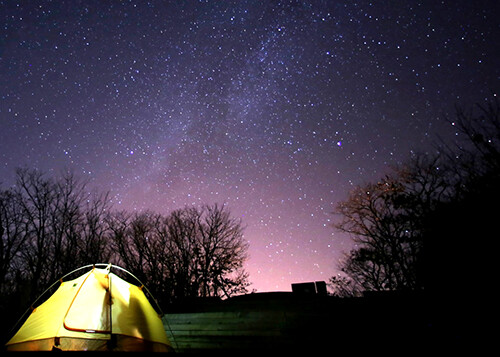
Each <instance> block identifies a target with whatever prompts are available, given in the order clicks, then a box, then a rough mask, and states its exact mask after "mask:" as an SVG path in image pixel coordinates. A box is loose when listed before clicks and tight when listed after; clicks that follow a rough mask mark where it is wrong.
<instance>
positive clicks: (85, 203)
mask: <svg viewBox="0 0 500 357" xmlns="http://www.w3.org/2000/svg"><path fill="white" fill-rule="evenodd" d="M0 236H1V241H0V308H1V311H0V313H2V315H3V316H10V315H14V314H17V317H19V314H20V313H21V310H20V309H26V307H28V306H29V304H30V303H32V302H33V301H34V300H35V299H36V298H37V297H38V296H39V295H40V294H41V293H42V292H43V291H44V290H45V289H47V287H48V286H50V285H51V284H52V283H54V282H55V281H57V280H58V279H59V278H61V276H63V275H65V274H67V273H69V272H71V271H73V270H74V269H76V268H79V267H81V266H84V265H88V264H95V263H113V264H116V265H119V266H122V267H124V268H125V269H127V270H129V271H130V272H131V273H132V274H134V275H135V276H136V277H138V278H139V279H140V280H141V282H143V283H144V284H145V285H146V286H147V287H148V289H149V290H150V291H151V292H152V294H153V295H154V297H155V298H156V299H157V300H159V301H160V304H162V305H165V304H169V303H173V302H176V301H179V300H181V301H182V300H183V299H187V298H194V297H224V296H231V295H233V294H236V293H243V292H246V291H247V287H248V286H249V282H248V274H247V273H246V272H245V270H244V269H243V264H244V262H245V260H246V258H247V250H248V243H247V242H246V241H245V240H244V239H243V227H242V224H241V221H240V220H237V219H234V218H232V217H231V214H230V211H229V210H228V209H227V207H226V206H224V205H218V204H214V205H205V206H203V207H201V208H195V207H185V208H182V209H178V210H175V211H173V212H171V213H170V214H168V215H161V214H157V213H154V212H142V213H128V212H124V211H115V210H113V209H112V207H111V206H110V200H109V197H108V195H107V194H104V193H99V192H95V191H94V192H90V191H89V189H88V187H87V185H86V184H85V183H84V182H83V181H81V180H79V179H78V178H77V177H75V175H73V174H71V173H66V174H63V175H61V176H60V177H49V176H47V175H46V174H44V173H42V172H39V171H37V170H30V169H18V170H17V171H16V183H15V185H14V186H13V187H10V188H4V189H2V190H1V191H0ZM8 322H9V321H8V319H7V321H6V323H7V324H8Z"/></svg>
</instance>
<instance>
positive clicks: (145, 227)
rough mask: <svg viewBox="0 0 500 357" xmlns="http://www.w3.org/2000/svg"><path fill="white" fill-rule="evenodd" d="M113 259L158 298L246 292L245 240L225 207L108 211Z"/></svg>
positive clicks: (239, 227) (172, 298)
mask: <svg viewBox="0 0 500 357" xmlns="http://www.w3.org/2000/svg"><path fill="white" fill-rule="evenodd" d="M109 228H110V234H111V237H110V238H111V239H112V240H113V242H114V247H115V250H116V252H117V255H118V256H117V259H119V261H120V262H121V263H122V264H123V265H124V266H125V267H126V268H127V269H129V270H131V271H132V272H133V273H134V274H136V275H137V276H138V277H140V278H141V280H143V281H144V282H145V283H146V284H147V285H148V286H149V287H150V289H151V290H152V292H153V293H154V295H155V296H156V297H157V298H158V299H159V300H162V301H163V302H166V301H176V300H180V299H183V298H194V297H210V296H218V297H222V296H231V295H233V294H236V293H240V292H245V291H246V288H247V287H248V285H249V283H248V274H247V273H246V272H245V271H244V269H243V263H244V261H245V259H246V251H247V249H248V244H247V243H246V242H245V241H244V240H243V235H242V227H241V222H240V221H239V220H235V219H233V218H231V216H230V213H229V211H228V210H227V208H225V207H224V206H219V205H213V206H204V207H203V208H201V209H197V208H194V207H186V208H184V209H179V210H175V211H173V212H171V213H170V214H169V215H168V216H166V217H164V216H161V215H158V214H154V213H152V212H145V213H141V214H135V215H128V214H126V213H124V212H121V213H118V214H114V215H112V216H111V219H110V223H109Z"/></svg>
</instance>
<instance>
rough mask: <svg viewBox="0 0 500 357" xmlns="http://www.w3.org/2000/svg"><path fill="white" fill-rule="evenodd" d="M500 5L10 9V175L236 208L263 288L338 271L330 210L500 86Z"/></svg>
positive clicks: (0, 136)
mask: <svg viewBox="0 0 500 357" xmlns="http://www.w3.org/2000/svg"><path fill="white" fill-rule="evenodd" d="M499 15H500V11H499V2H498V1H469V0H467V1H436V0H431V1H408V2H407V3H406V2H403V1H387V2H385V1H384V2H382V1H380V2H369V1H333V0H332V1H222V0H221V1H208V0H207V1H189V0H187V1H180V0H179V1H104V0H102V1H0V26H1V27H0V182H1V183H2V185H3V187H4V188H6V187H9V186H11V185H12V184H13V182H14V179H15V169H16V168H17V167H27V168H30V169H35V168H36V169H40V170H42V171H44V172H46V173H47V174H49V175H52V174H54V175H57V174H59V173H61V172H62V170H67V169H70V170H73V171H74V172H75V174H77V176H78V177H80V178H82V179H86V180H89V188H95V187H96V188H98V189H99V190H101V191H110V195H111V198H112V203H113V207H114V209H119V210H121V209H124V210H127V211H130V212H132V211H134V210H137V211H142V210H145V209H150V210H153V211H155V212H159V213H163V214H168V213H169V212H171V211H172V210H173V209H176V208H183V207H185V206H186V205H202V204H213V203H221V204H222V203H224V204H226V205H227V206H228V208H229V210H230V211H231V213H232V215H233V217H236V218H241V219H242V223H243V225H244V226H245V227H246V229H245V239H247V240H248V241H249V243H250V250H249V255H250V258H249V260H248V262H247V265H246V270H247V271H248V272H249V273H250V281H251V282H252V283H253V285H252V286H251V287H250V288H251V289H256V290H257V291H276V290H291V287H290V284H291V283H295V282H303V281H316V280H325V281H327V280H328V279H329V278H330V277H331V276H332V275H335V274H336V273H337V263H338V260H339V258H341V256H342V254H343V252H346V251H348V250H349V249H350V248H351V246H352V245H351V243H350V242H351V241H350V238H349V237H347V236H344V235H342V234H341V233H339V232H336V231H335V229H334V228H333V227H332V222H333V220H334V219H336V218H335V216H333V215H332V211H333V209H334V207H335V205H336V203H337V202H339V201H340V200H342V199H345V198H346V197H347V194H348V192H349V190H351V189H352V188H353V187H354V186H356V185H359V184H362V183H366V182H372V181H374V180H377V179H378V178H380V177H381V176H383V175H384V174H385V173H387V172H388V170H389V168H390V167H391V165H397V164H400V163H403V162H405V161H406V160H407V159H408V157H409V156H410V155H411V153H412V152H435V151H436V150H437V149H436V146H435V144H436V141H437V140H438V139H439V140H443V141H445V142H451V140H454V138H455V137H456V128H455V127H454V126H453V125H450V123H449V122H448V121H446V120H445V118H446V116H448V117H450V118H452V117H453V115H454V112H455V105H456V104H461V105H465V106H470V105H472V104H474V103H476V102H480V101H483V100H484V99H485V98H489V97H491V95H492V94H494V93H496V92H495V91H496V90H498V88H499V86H498V85H499V74H500V71H499V66H498V64H499V63H500V61H499V60H500V56H499V42H498V40H499V39H500V30H499Z"/></svg>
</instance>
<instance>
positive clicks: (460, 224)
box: [331, 97, 500, 295]
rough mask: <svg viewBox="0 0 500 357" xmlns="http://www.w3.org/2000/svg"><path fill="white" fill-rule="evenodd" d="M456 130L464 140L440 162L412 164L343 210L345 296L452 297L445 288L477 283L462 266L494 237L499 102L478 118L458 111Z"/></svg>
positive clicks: (341, 288)
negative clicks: (348, 246) (420, 292)
mask: <svg viewBox="0 0 500 357" xmlns="http://www.w3.org/2000/svg"><path fill="white" fill-rule="evenodd" d="M450 123H451V124H453V125H454V126H456V127H457V128H458V131H459V133H460V134H461V135H460V137H461V138H463V139H462V140H461V141H457V142H456V145H455V146H454V147H449V146H448V147H445V148H444V149H442V150H441V153H440V154H438V155H436V156H434V157H430V156H428V155H423V154H419V155H415V156H413V157H412V158H411V160H410V161H409V162H408V163H406V164H405V165H403V166H401V167H399V168H396V169H394V170H393V172H392V173H391V174H389V175H387V176H385V177H384V178H382V179H381V180H380V181H379V182H377V183H369V184H365V185H362V186H358V187H356V188H355V189H354V190H353V191H352V192H351V193H350V195H349V197H348V199H347V200H345V201H344V202H340V203H339V204H338V206H337V207H336V210H335V213H337V214H338V215H339V216H340V217H341V219H340V221H339V222H337V223H336V224H335V227H336V228H337V229H339V230H341V231H343V232H347V233H349V234H350V235H351V236H352V238H353V240H354V243H355V248H354V249H353V250H352V251H351V252H349V253H348V254H347V255H346V256H345V258H344V260H343V261H342V263H341V265H340V268H341V270H342V271H343V272H344V274H345V276H337V277H333V278H332V279H331V283H332V285H333V287H334V289H335V290H337V291H338V292H339V293H338V294H339V295H346V294H347V295H348V294H349V292H350V293H351V294H359V293H360V292H361V291H365V290H375V291H381V290H406V289H409V290H415V289H422V288H426V289H428V290H430V291H433V292H436V291H444V290H446V289H444V288H443V287H444V286H446V287H447V290H448V291H450V290H451V289H453V288H456V287H458V286H460V283H462V284H463V281H464V280H468V279H469V280H470V281H472V280H476V281H477V280H478V279H477V278H476V279H474V278H473V277H472V276H471V275H470V274H469V273H464V272H463V269H460V264H464V263H465V262H467V261H469V262H470V261H476V259H477V257H478V255H479V253H478V252H477V250H476V249H475V245H474V243H473V239H474V238H473V237H481V238H482V239H491V238H492V237H494V235H495V230H494V229H493V227H494V222H495V212H496V209H495V207H496V205H497V204H498V200H499V199H500V189H499V186H498V182H499V179H500V105H499V102H498V99H497V98H496V97H495V98H494V99H493V100H491V101H488V102H487V103H486V104H485V105H477V106H476V107H475V110H469V111H466V110H464V109H461V108H457V114H456V120H454V121H450ZM467 247H468V248H467ZM484 256H485V255H484ZM490 261H491V259H487V260H486V262H490ZM467 265H468V264H467ZM459 271H462V274H461V275H460V274H458V273H457V272H459Z"/></svg>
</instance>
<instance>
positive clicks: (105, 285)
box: [7, 267, 172, 352]
mask: <svg viewBox="0 0 500 357" xmlns="http://www.w3.org/2000/svg"><path fill="white" fill-rule="evenodd" d="M54 349H60V350H70V351H71V350H73V351H76V350H110V349H111V350H125V351H144V350H146V351H165V352H166V351H171V350H172V347H171V344H170V342H169V340H168V338H167V335H166V332H165V329H164V327H163V323H162V321H161V318H160V316H158V314H157V313H156V311H155V310H154V309H153V307H152V306H151V304H150V303H149V301H148V299H147V298H146V296H145V295H144V293H143V291H142V290H141V288H139V287H138V286H135V285H133V284H130V283H128V282H126V281H125V280H123V279H121V278H120V277H119V276H117V275H115V274H113V273H111V272H110V271H109V269H98V268H95V267H94V268H93V269H92V270H90V271H89V272H88V273H86V274H84V275H82V276H80V277H78V278H76V279H74V280H70V281H65V282H62V283H61V285H60V286H59V288H58V289H57V290H56V292H55V293H54V294H53V295H52V296H51V297H50V298H49V299H48V300H47V301H46V302H44V303H43V304H41V305H40V306H38V307H37V308H35V309H34V310H33V311H32V312H31V315H30V316H29V317H28V319H27V320H26V321H25V323H24V324H23V325H22V326H21V328H20V329H19V330H18V331H17V333H16V334H15V335H14V336H13V337H12V339H11V340H10V341H9V342H7V350H17V351H22V350H24V351H32V350H37V351H44V350H45V351H46V350H54Z"/></svg>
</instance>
